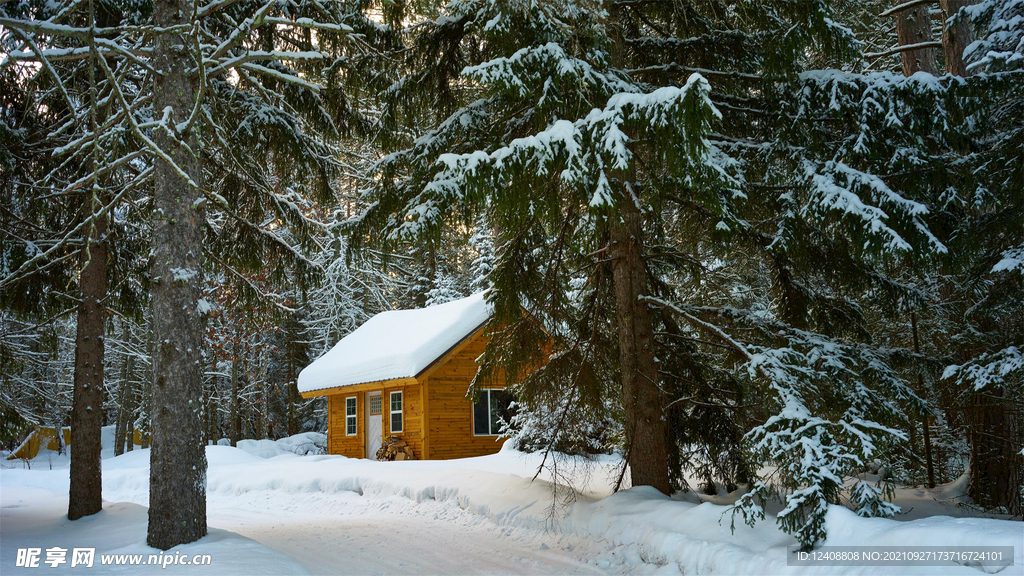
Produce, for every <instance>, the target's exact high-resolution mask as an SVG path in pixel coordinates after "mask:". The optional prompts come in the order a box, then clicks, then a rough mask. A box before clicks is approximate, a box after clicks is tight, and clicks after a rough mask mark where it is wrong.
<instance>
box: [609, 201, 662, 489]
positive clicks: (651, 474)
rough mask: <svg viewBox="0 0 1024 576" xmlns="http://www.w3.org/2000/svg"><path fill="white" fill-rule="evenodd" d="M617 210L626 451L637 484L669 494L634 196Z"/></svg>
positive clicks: (614, 253)
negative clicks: (644, 297) (644, 299)
mask: <svg viewBox="0 0 1024 576" xmlns="http://www.w3.org/2000/svg"><path fill="white" fill-rule="evenodd" d="M621 204H622V207H621V210H620V212H619V214H612V215H611V219H612V223H611V251H610V253H609V255H610V256H611V259H612V273H613V278H614V282H615V300H616V312H617V317H616V321H617V327H618V331H619V363H620V367H621V370H622V408H623V410H624V412H625V418H626V422H625V425H626V451H627V456H628V457H627V462H628V463H629V468H630V478H631V480H632V484H633V486H641V485H643V486H653V487H655V488H657V489H658V490H660V491H662V492H664V493H665V494H668V492H669V481H668V448H667V446H666V429H665V419H664V418H663V417H662V407H663V406H664V405H665V397H664V393H663V392H662V390H661V388H660V387H659V386H658V367H657V364H656V363H655V361H654V326H653V318H652V316H651V312H650V309H649V308H648V306H647V304H645V303H644V302H640V301H639V298H640V297H641V296H645V295H647V271H646V269H645V266H644V261H643V247H642V244H641V238H642V233H643V230H642V229H641V223H640V211H639V210H638V209H637V208H636V206H635V205H634V204H633V201H632V199H630V198H625V199H623V201H622V203H621Z"/></svg>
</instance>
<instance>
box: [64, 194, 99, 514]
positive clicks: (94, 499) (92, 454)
mask: <svg viewBox="0 0 1024 576" xmlns="http://www.w3.org/2000/svg"><path fill="white" fill-rule="evenodd" d="M92 198H93V200H92V203H93V206H92V209H91V210H90V211H89V212H90V215H92V216H93V217H94V220H93V222H94V224H93V225H92V226H90V228H89V240H88V243H87V245H86V252H85V253H84V255H83V258H86V262H85V267H84V268H83V269H82V272H81V276H80V278H79V282H78V283H79V290H80V292H81V297H82V299H81V301H80V302H79V304H78V328H77V330H76V335H75V375H74V393H73V396H74V400H73V402H72V408H71V446H72V447H74V452H73V454H72V455H71V485H70V490H69V494H68V518H69V519H71V520H77V519H79V518H81V517H83V516H89V515H90V514H95V513H97V512H99V511H100V510H102V509H103V479H102V475H101V473H100V450H101V449H102V447H101V445H100V434H101V429H102V427H103V349H104V342H103V337H104V331H105V327H106V312H105V307H104V304H103V301H104V299H105V298H106V296H107V244H106V238H105V236H106V233H107V217H106V215H105V214H104V215H102V216H98V215H97V212H98V211H99V209H100V207H101V206H102V202H101V201H100V199H99V197H98V191H97V190H94V191H93V197H92ZM57 434H58V436H63V432H62V431H61V430H60V428H58V429H57Z"/></svg>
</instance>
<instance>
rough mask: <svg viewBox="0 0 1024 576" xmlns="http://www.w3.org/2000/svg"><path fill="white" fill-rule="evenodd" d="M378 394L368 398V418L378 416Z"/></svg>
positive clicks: (379, 402)
mask: <svg viewBox="0 0 1024 576" xmlns="http://www.w3.org/2000/svg"><path fill="white" fill-rule="evenodd" d="M380 404H381V401H380V394H378V395H376V396H370V416H380Z"/></svg>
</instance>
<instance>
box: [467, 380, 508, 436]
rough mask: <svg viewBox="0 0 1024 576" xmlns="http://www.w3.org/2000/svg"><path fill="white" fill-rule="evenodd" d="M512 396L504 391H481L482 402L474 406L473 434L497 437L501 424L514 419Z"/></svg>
mask: <svg viewBox="0 0 1024 576" xmlns="http://www.w3.org/2000/svg"><path fill="white" fill-rule="evenodd" d="M512 414H513V410H512V395H511V394H509V393H508V392H505V391H504V390H481V391H480V400H479V401H478V402H477V403H476V404H474V405H473V434H474V435H476V436H497V435H498V434H500V433H501V423H502V422H503V421H504V422H508V421H509V419H510V418H512Z"/></svg>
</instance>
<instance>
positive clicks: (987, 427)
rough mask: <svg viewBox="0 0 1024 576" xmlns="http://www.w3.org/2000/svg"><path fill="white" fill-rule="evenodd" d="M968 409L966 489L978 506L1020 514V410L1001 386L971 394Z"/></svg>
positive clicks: (1021, 479) (1022, 479) (1023, 479)
mask: <svg viewBox="0 0 1024 576" xmlns="http://www.w3.org/2000/svg"><path fill="white" fill-rule="evenodd" d="M973 399H974V405H973V406H972V407H971V410H970V411H969V414H970V418H971V422H970V425H969V436H970V438H969V440H970V444H971V476H970V484H969V486H968V493H969V495H970V497H971V499H972V500H974V502H975V503H976V504H978V505H979V506H981V507H983V508H987V509H996V510H1000V511H1001V512H1003V513H1005V514H1012V515H1019V514H1020V513H1021V510H1022V506H1021V504H1022V503H1021V492H1020V486H1021V482H1022V481H1024V478H1022V477H1021V469H1022V466H1021V461H1020V458H1021V455H1020V453H1019V450H1020V445H1019V440H1020V437H1021V430H1020V416H1021V415H1020V413H1019V411H1018V409H1016V407H1015V406H1014V403H1013V402H1012V401H1011V399H1010V398H1008V397H1007V394H1006V391H1005V390H1003V389H995V390H982V391H979V392H975V393H974V395H973Z"/></svg>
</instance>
